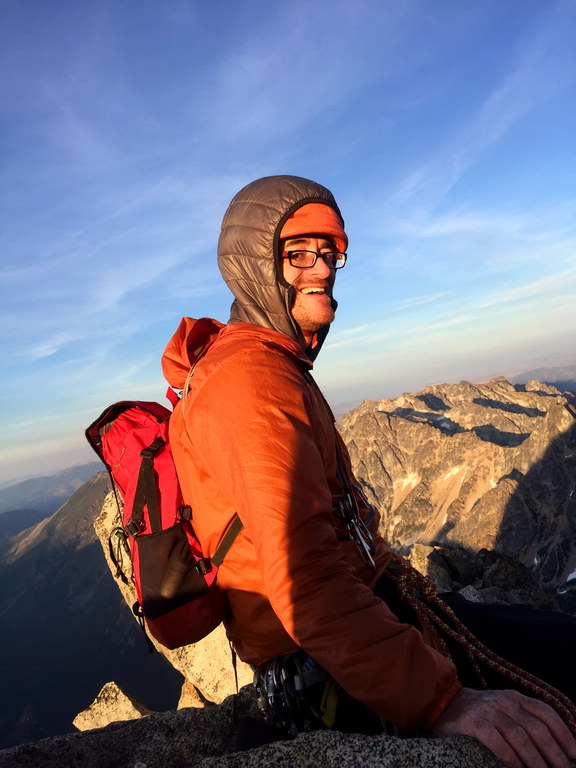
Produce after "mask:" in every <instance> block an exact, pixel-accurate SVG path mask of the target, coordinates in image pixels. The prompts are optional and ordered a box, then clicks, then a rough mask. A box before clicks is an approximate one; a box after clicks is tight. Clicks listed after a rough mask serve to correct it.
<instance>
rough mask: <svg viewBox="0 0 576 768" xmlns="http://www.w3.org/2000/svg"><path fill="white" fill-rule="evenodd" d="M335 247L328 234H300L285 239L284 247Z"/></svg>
mask: <svg viewBox="0 0 576 768" xmlns="http://www.w3.org/2000/svg"><path fill="white" fill-rule="evenodd" d="M308 247H311V248H334V247H335V246H334V241H333V240H332V238H331V237H328V236H327V235H299V236H298V237H289V238H287V239H286V240H284V248H304V249H306V248H308Z"/></svg>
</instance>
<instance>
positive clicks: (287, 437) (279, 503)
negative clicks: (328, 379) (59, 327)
mask: <svg viewBox="0 0 576 768" xmlns="http://www.w3.org/2000/svg"><path fill="white" fill-rule="evenodd" d="M312 407H313V406H312V403H311V399H310V392H309V391H308V390H307V385H306V384H305V383H304V382H303V378H302V375H301V374H300V372H299V371H298V369H297V368H296V367H295V366H294V365H293V364H292V363H291V361H290V360H287V359H286V357H285V356H284V355H280V354H277V355H274V354H272V353H270V354H268V355H262V354H251V353H250V352H249V351H247V352H242V353H239V354H236V355H235V356H233V357H232V358H231V359H229V360H227V361H226V362H225V363H224V364H223V365H222V366H220V367H217V368H216V370H214V371H213V372H212V374H211V375H210V378H209V380H208V381H205V382H204V383H203V385H201V386H200V388H199V391H198V392H197V396H196V397H195V402H194V406H193V409H192V412H191V413H190V419H193V432H194V433H195V434H196V435H201V436H202V438H201V439H202V441H203V442H202V452H203V455H204V464H205V466H206V467H208V468H209V471H210V474H211V475H212V477H213V479H214V481H215V482H216V483H217V485H218V487H219V488H220V489H221V491H222V493H223V494H224V496H225V497H226V498H227V499H228V500H229V502H230V504H231V505H232V506H233V507H235V509H236V510H237V512H238V514H239V516H240V518H241V520H242V521H243V523H244V526H245V530H246V535H248V536H249V537H250V538H251V540H252V542H253V545H254V548H255V551H256V558H257V563H258V567H259V569H260V571H261V577H262V582H263V584H264V590H265V594H266V596H267V598H268V600H269V601H270V603H271V605H272V608H273V610H274V612H275V613H276V615H277V616H278V617H279V619H280V621H281V622H282V624H283V626H284V628H285V629H286V631H287V632H288V634H289V635H290V636H291V637H292V638H293V639H294V641H295V642H296V643H297V644H298V645H299V646H300V647H302V648H303V649H304V650H305V651H306V652H307V653H309V654H310V655H311V656H312V657H313V658H314V659H315V660H316V661H317V662H318V663H319V664H321V665H322V666H323V667H324V668H325V669H326V670H327V671H328V672H329V673H330V674H331V675H332V676H333V677H334V678H335V679H336V680H337V681H338V682H339V683H340V684H341V685H342V687H343V688H344V689H345V690H347V691H348V692H349V693H350V694H351V695H352V696H354V697H355V698H357V699H359V700H360V701H362V702H363V703H364V704H366V705H367V706H368V707H370V708H371V709H372V710H373V711H375V712H376V713H377V714H378V715H380V716H381V717H383V718H385V719H386V720H388V721H390V722H393V723H395V724H397V725H398V726H400V727H424V728H429V727H431V725H432V724H433V723H434V721H435V720H436V718H437V717H438V716H439V714H440V713H441V711H442V710H443V709H444V707H445V706H446V705H447V703H448V702H449V701H450V700H451V698H452V696H453V695H454V694H455V693H456V692H457V690H458V689H459V687H460V685H459V683H458V682H457V680H456V673H455V668H454V666H453V664H452V663H451V662H450V661H448V660H447V659H446V658H444V657H443V656H442V655H441V654H439V653H437V652H436V651H435V650H433V649H432V648H430V647H428V646H426V645H425V644H424V642H423V640H422V636H421V634H420V632H418V631H417V630H416V629H414V628H413V627H411V626H408V625H406V624H401V623H400V622H399V621H398V620H397V619H396V617H395V616H394V615H393V614H392V613H391V611H390V610H389V609H388V607H387V606H386V604H385V603H384V602H382V601H381V600H380V599H378V598H376V597H374V595H373V593H372V591H371V590H370V589H369V587H367V586H366V585H365V584H364V583H363V582H362V581H361V580H360V579H359V578H357V576H356V575H355V571H354V569H353V567H352V565H351V564H350V563H349V562H348V561H347V560H346V558H345V555H344V551H343V548H342V546H341V545H340V543H339V542H338V539H337V536H336V531H335V526H334V518H333V515H332V496H331V492H330V489H329V487H328V483H327V480H326V476H325V469H324V463H323V458H325V457H323V456H322V451H323V450H327V449H326V448H325V447H324V448H323V447H322V446H321V445H319V443H320V442H321V441H320V440H319V436H318V434H317V429H318V426H317V424H316V423H314V420H313V419H312V418H311V414H310V411H311V409H312ZM187 423H188V418H187ZM189 423H190V424H191V423H192V422H189ZM315 430H316V432H315ZM329 440H330V436H326V441H327V443H329Z"/></svg>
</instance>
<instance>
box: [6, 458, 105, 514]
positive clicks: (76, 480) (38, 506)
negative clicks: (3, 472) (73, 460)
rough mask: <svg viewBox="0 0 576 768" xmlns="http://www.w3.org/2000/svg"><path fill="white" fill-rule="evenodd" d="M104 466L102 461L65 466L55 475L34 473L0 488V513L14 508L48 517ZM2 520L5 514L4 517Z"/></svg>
mask: <svg viewBox="0 0 576 768" xmlns="http://www.w3.org/2000/svg"><path fill="white" fill-rule="evenodd" d="M102 469H103V466H102V464H101V463H100V462H99V461H91V462H90V463H89V464H82V465H80V466H77V467H70V468H69V469H64V470H62V472H57V473H56V474H53V475H46V476H42V477H32V478H30V479H29V480H23V481H22V482H19V483H15V484H14V485H10V486H8V487H6V488H1V489H0V515H2V514H3V513H5V512H10V511H13V510H16V509H18V510H22V509H27V510H35V511H36V512H37V513H38V514H42V515H43V516H44V517H45V516H47V515H51V514H52V513H53V512H56V510H57V509H58V508H59V507H61V506H62V504H64V502H65V501H66V500H67V499H69V498H70V496H72V494H73V493H74V491H77V490H78V488H80V486H82V485H84V483H85V482H86V481H87V480H90V478H91V477H93V476H94V475H95V474H96V472H99V471H100V470H102ZM0 520H1V518H0Z"/></svg>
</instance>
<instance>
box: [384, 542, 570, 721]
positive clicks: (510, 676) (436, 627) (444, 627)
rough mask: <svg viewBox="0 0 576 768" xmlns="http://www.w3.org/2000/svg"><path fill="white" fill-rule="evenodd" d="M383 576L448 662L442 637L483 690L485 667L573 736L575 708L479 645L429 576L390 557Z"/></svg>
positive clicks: (553, 689)
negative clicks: (462, 656)
mask: <svg viewBox="0 0 576 768" xmlns="http://www.w3.org/2000/svg"><path fill="white" fill-rule="evenodd" d="M385 575H386V576H387V577H388V578H390V579H391V580H393V582H394V583H395V585H396V590H397V592H398V596H399V597H400V598H402V600H404V601H405V602H406V603H408V604H409V605H410V606H411V607H412V608H413V609H414V611H415V612H416V614H417V616H418V618H419V620H420V621H421V623H422V627H423V628H426V630H427V631H428V632H429V633H430V636H431V638H432V639H433V642H434V643H435V644H437V645H438V648H439V649H440V651H441V652H442V653H443V654H444V655H445V656H446V657H448V658H451V655H450V651H449V649H448V646H447V644H446V641H445V640H444V638H443V637H442V634H444V636H446V637H449V638H450V639H451V640H453V641H454V642H455V643H457V644H458V645H459V646H460V647H461V648H462V649H463V651H464V652H465V653H466V655H467V657H468V659H469V660H470V663H471V665H472V668H473V670H474V673H475V674H476V676H477V679H478V683H479V685H480V686H481V687H482V688H487V687H488V686H487V683H486V679H485V677H484V675H483V674H482V670H481V668H480V667H481V665H484V666H485V667H486V668H487V669H489V670H491V671H493V672H496V673H497V674H499V675H501V676H502V677H503V678H504V679H506V680H509V681H510V682H511V683H513V684H514V686H518V687H521V688H523V689H524V690H525V691H526V692H527V693H528V694H529V695H531V696H534V697H536V698H538V699H540V700H541V701H544V702H545V703H546V704H548V705H549V706H551V707H553V708H554V709H555V710H556V712H557V713H558V715H559V716H560V717H561V718H562V720H564V722H565V723H566V725H567V726H568V728H570V730H571V731H572V733H573V734H574V735H576V706H575V705H574V704H573V703H572V701H570V699H569V698H568V697H567V696H565V695H564V694H563V693H562V692H561V691H559V690H557V689H556V688H554V687H553V686H551V685H549V684H548V683H546V682H545V681H544V680H541V679H540V678H538V677H536V676H535V675H532V674H530V673H529V672H526V671H525V670H524V669H521V668H520V667H517V666H516V665H515V664H512V663H511V662H509V661H507V660H506V659H503V658H502V657H500V656H498V655H497V654H496V653H494V652H493V651H491V650H490V649H489V648H487V647H486V646H485V645H484V644H483V643H482V642H480V640H478V638H477V637H476V636H475V635H474V634H472V632H470V630H469V629H468V628H467V627H466V626H464V624H463V623H462V622H461V621H460V619H459V618H458V617H457V616H456V614H455V613H454V611H453V610H452V609H451V608H450V606H448V605H447V604H446V603H445V602H444V601H443V600H442V598H441V597H440V596H439V595H438V590H437V588H436V585H435V584H434V582H433V581H432V580H431V579H430V578H429V577H428V576H424V575H423V574H421V573H420V572H419V571H417V570H416V569H415V568H413V567H412V566H411V565H410V563H409V562H408V560H406V558H404V557H401V556H400V555H394V556H393V559H392V561H391V563H390V564H389V566H388V569H387V570H386V571H385ZM441 633H442V634H441Z"/></svg>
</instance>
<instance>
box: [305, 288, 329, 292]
mask: <svg viewBox="0 0 576 768" xmlns="http://www.w3.org/2000/svg"><path fill="white" fill-rule="evenodd" d="M301 293H324V288H302V291H301Z"/></svg>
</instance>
